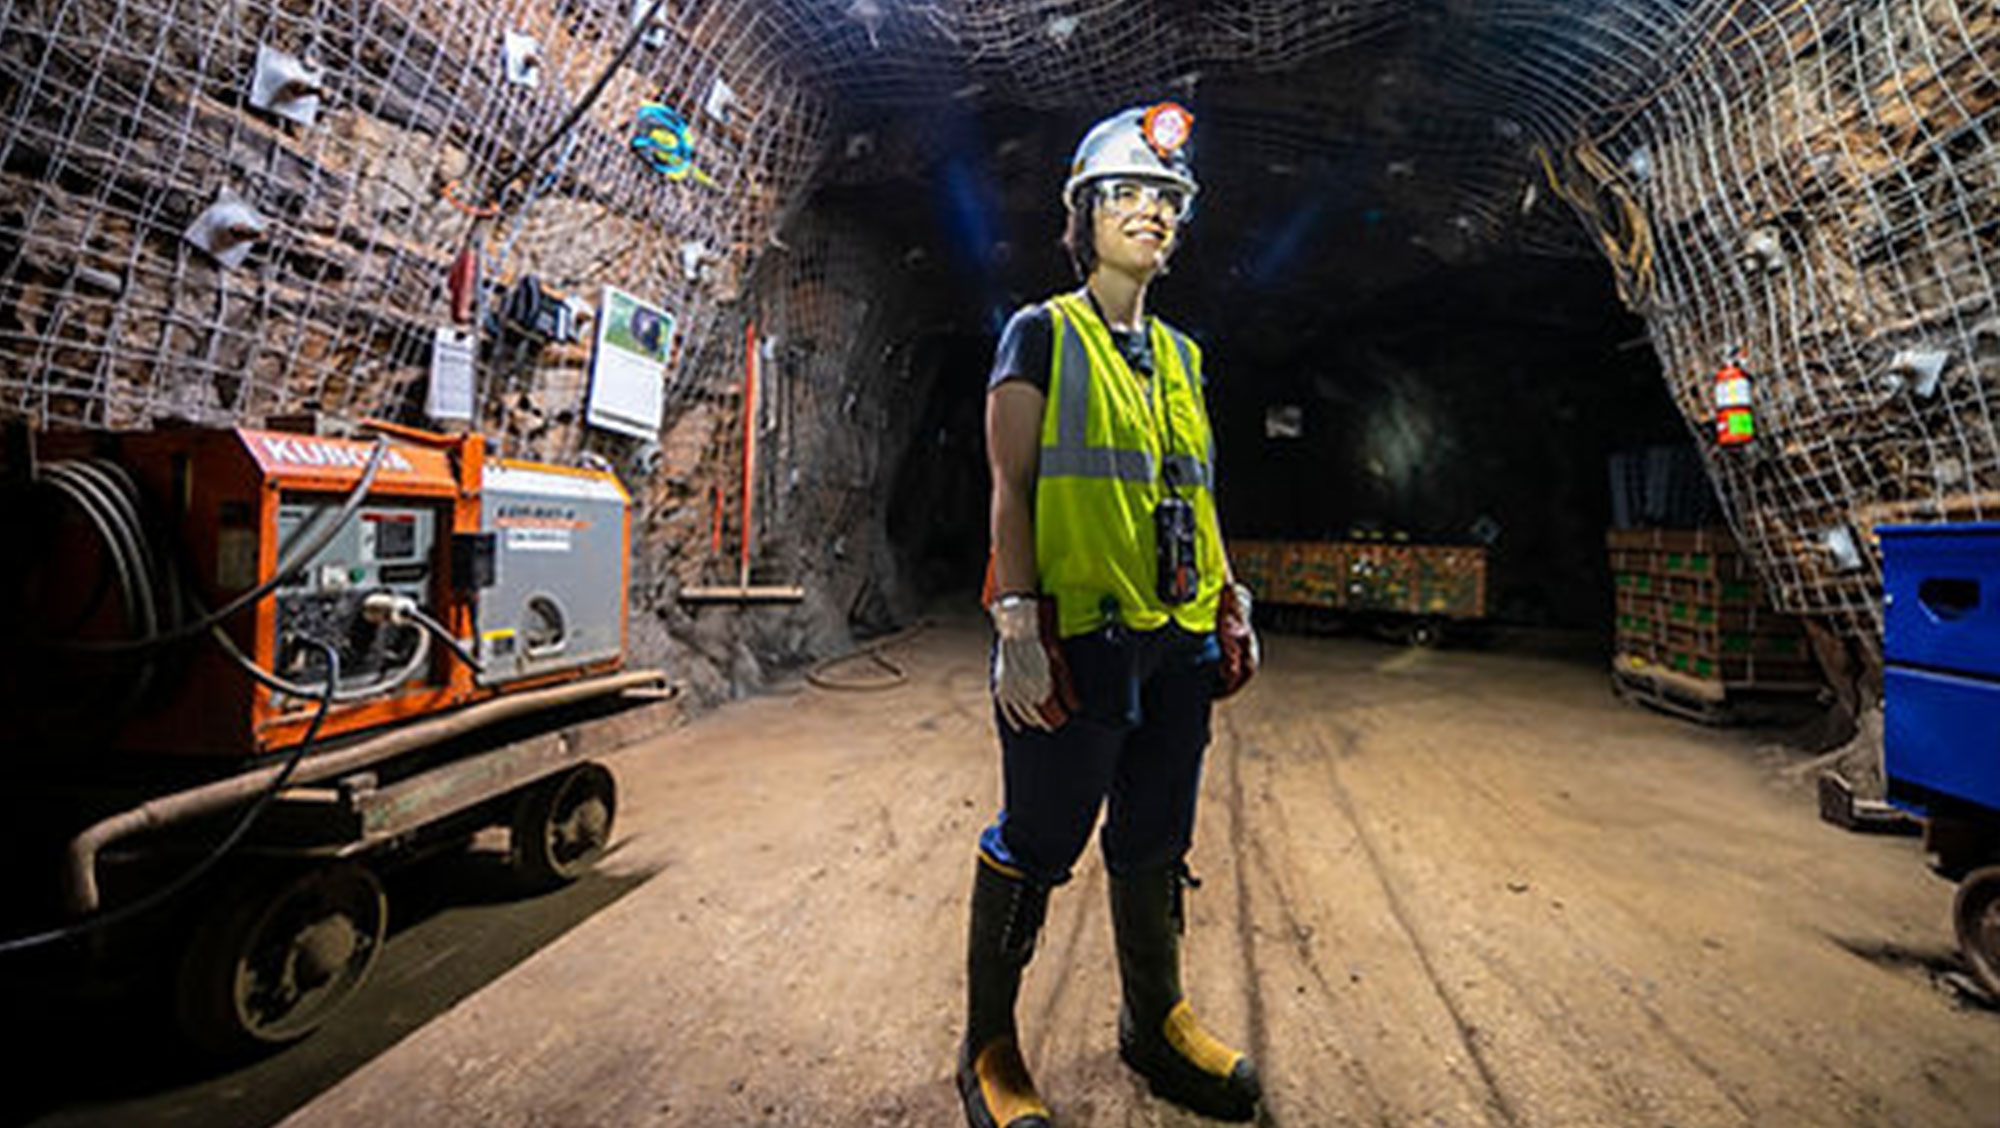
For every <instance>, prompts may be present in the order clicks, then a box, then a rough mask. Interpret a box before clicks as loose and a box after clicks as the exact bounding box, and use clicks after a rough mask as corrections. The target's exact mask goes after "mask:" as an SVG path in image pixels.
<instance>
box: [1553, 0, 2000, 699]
mask: <svg viewBox="0 0 2000 1128" xmlns="http://www.w3.org/2000/svg"><path fill="white" fill-rule="evenodd" d="M1683 47H1684V49H1683V50H1680V51H1677V52H1673V53H1671V55H1672V57H1674V58H1675V59H1676V60H1677V65H1676V66H1675V67H1674V68H1673V69H1672V70H1670V71H1669V72H1667V73H1665V74H1663V75H1660V76H1657V77H1656V78H1655V79H1654V81H1653V84H1652V86H1651V87H1650V88H1649V89H1648V90H1646V91H1645V92H1644V96H1643V97H1642V98H1639V99H1637V100H1635V101H1633V102H1631V103H1629V104H1627V105H1624V106H1621V107H1617V108H1616V110H1615V112H1612V113H1609V114H1603V115H1600V116H1599V117H1598V118H1597V119H1596V122H1597V124H1596V126H1595V128H1594V129H1593V130H1591V131H1588V132H1587V133H1586V135H1585V136H1583V137H1582V138H1574V137H1573V138H1570V139H1568V141H1567V142H1566V143H1564V144H1561V145H1558V146H1556V147H1555V149H1556V151H1555V152H1554V153H1553V154H1551V157H1550V172H1551V176H1552V178H1553V179H1554V180H1555V182H1556V183H1557V184H1558V186H1559V187H1560V188H1561V189H1562V190H1563V191H1564V192H1565V194H1566V195H1567V196H1568V197H1569V198H1570V199H1571V201H1572V202H1573V203H1574V204H1576V205H1577V208H1578V210H1579V212H1580V213H1581V214H1582V215H1583V216H1584V218H1585V219H1586V221H1587V222H1588V223H1590V224H1591V225H1592V226H1593V229H1594V230H1596V231H1597V233H1598V234H1599V237H1600V239H1601V242H1602V245H1603V247H1604V249H1605V251H1606V254H1607V257H1608V258H1609V259H1610V260H1611V262H1612V264H1613V266H1614V269H1616V270H1617V272H1618V274H1619V278H1620V286H1621V292H1622V293H1623V294H1624V296H1625V297H1626V300H1627V302H1628V304H1630V305H1631V306H1632V307H1633V308H1634V309H1636V310H1637V311H1639V312H1641V313H1642V314H1644V315H1645V316H1646V317H1647V319H1648V321H1649V323H1650V329H1651V335H1652V339H1653V342H1654V346H1655V348H1656V349H1657V351H1658V352H1659V354H1660V357H1661V359H1662V364H1663V367H1664V369H1665V372H1666V376H1667V380H1668V383H1669V386H1670V391H1671V393H1672V395H1673V398H1674V401H1675V403H1676V405H1677V406H1678V407H1679V409H1680V411H1681V412H1682V414H1683V415H1684V417H1685V418H1686V420H1687V423H1688V427H1689V429H1690V431H1691V432H1693V433H1694V435H1695V436H1696V438H1697V439H1698V441H1699V443H1700V446H1701V448H1702V449H1703V451H1704V452H1705V454H1706V456H1707V458H1708V461H1709V467H1710V471H1711V474H1712V476H1713V477H1714V479H1715V481H1716V483H1717V485H1718V489H1719V492H1720V493H1721V495H1722V497H1723V500H1724V502H1725V504H1726V506H1727V507H1728V509H1729V512H1730V515H1731V521H1732V523H1733V524H1734V525H1735V526H1736V529H1737V532H1738V534H1739V536H1740V538H1741V540H1742V541H1743V543H1744V545H1745V547H1746V548H1747V549H1748V550H1749V551H1750V552H1752V553H1753V554H1754V556H1755V558H1756V559H1757V561H1758V562H1759V568H1760V571H1761V572H1762V574H1763V576H1764V579H1765V581H1766V584H1767V586H1768V587H1769V588H1770V589H1771V592H1772V595H1773V597H1774V598H1775V599H1776V600H1777V602H1778V604H1779V605H1780V606H1781V607H1782V608H1783V609H1785V610H1789V611H1796V612H1802V613H1806V614H1809V615H1812V616H1815V617H1816V618H1817V619H1818V620H1819V621H1820V622H1821V623H1823V624H1825V625H1827V626H1828V627H1830V628H1831V630H1832V631H1833V632H1835V633H1837V634H1838V635H1839V636H1840V637H1842V638H1844V639H1845V640H1847V642H1848V644H1849V645H1850V647H1852V648H1853V650H1854V651H1855V654H1854V658H1855V659H1856V660H1857V661H1858V662H1859V663H1860V664H1861V665H1863V666H1865V667H1875V666H1879V662H1880V647H1881V627H1882V621H1881V605H1880V581H1881V573H1880V564H1879V557H1878V553H1877V550H1876V549H1875V546H1874V544H1873V537H1872V529H1873V528H1874V527H1875V526H1877V525H1879V524H1885V523H1892V522H1902V521H1915V522H1923V521H1937V520H1945V519H1973V518H1982V517H1985V518H1991V517H1995V516H2000V493H1996V492H1995V491H1996V488H2000V447H1997V446H1996V436H1997V435H2000V430H1996V427H1995V422H1996V415H1995V405H1994V404H1993V402H1992V390H1991V389H1992V388H1993V386H1994V383H1995V380H1996V379H2000V306H1996V304H1995V302H1996V300H2000V299H1996V296H1995V289H1994V284H1993V279H1994V271H1995V270H1996V269H2000V163H1996V154H2000V149H1996V146H1995V145H1994V137H1995V130H1996V128H2000V116H1996V107H2000V78H1996V73H2000V13H1996V12H1995V10H1994V8H1993V6H1992V5H1990V4H1968V3H1955V2H1953V0H1925V2H1923V3H1915V4H1908V3H1876V2H1870V3H1854V4H1843V5H1836V6H1823V5H1794V6H1791V7H1788V8H1785V9H1783V10H1780V11H1778V12H1776V13H1775V14H1771V13H1763V12H1756V13H1753V12H1750V11H1748V10H1744V11H1741V12H1738V10H1737V9H1736V8H1732V9H1730V14H1729V15H1728V16H1727V17H1726V18H1721V19H1718V20H1717V21H1716V22H1714V23H1712V24H1709V25H1707V26H1706V27H1705V28H1704V29H1703V33H1702V34H1700V35H1699V36H1690V37H1689V41H1688V42H1687V43H1685V44H1684V45H1683ZM1739 356H1740V357H1741V358H1742V364H1743V366H1744V368H1745V369H1746V371H1748V372H1749V374H1750V376H1751V378H1752V381H1753V393H1752V394H1753V409H1754V412H1755V417H1756V427H1757V436H1756V438H1755V439H1754V440H1753V441H1751V442H1749V443H1745V444H1742V445H1740V446H1730V447H1723V446H1719V445H1718V444H1717V443H1716V442H1715V441H1714V437H1713V427H1714V424H1713V420H1714V416H1715V405H1714V398H1713V389H1714V380H1715V372H1716V369H1717V368H1718V367H1719V366H1720V365H1721V364H1722V363H1723V362H1724V361H1725V360H1727V359H1729V358H1732V357H1739Z"/></svg>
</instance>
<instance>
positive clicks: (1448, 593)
mask: <svg viewBox="0 0 2000 1128" xmlns="http://www.w3.org/2000/svg"><path fill="white" fill-rule="evenodd" d="M1229 559H1230V563H1231V564H1232V565H1233V566H1234V567H1235V569H1236V578H1237V579H1239V580H1241V581H1242V582H1243V583H1245V584H1248V585H1249V587H1250V590H1251V592H1252V593H1253V594H1254V595H1255V597H1256V599H1257V601H1258V602H1259V603H1260V604H1263V605H1265V606H1268V607H1270V608H1272V609H1273V610H1274V611H1275V614H1274V616H1272V618H1271V620H1270V621H1271V622H1273V623H1274V624H1275V625H1280V626H1284V625H1292V624H1298V625H1312V624H1316V623H1322V622H1325V621H1328V620H1345V619H1354V620H1358V621H1361V622H1365V623H1367V624H1369V625H1371V626H1373V627H1374V628H1375V629H1376V630H1377V631H1379V632H1381V633H1384V634H1389V635H1393V636H1396V637H1400V638H1402V639H1403V640H1404V641H1406V642H1408V643H1410V644H1411V645H1413V646H1436V645H1438V644H1439V643H1440V642H1442V641H1443V639H1444V636H1445V633H1446V629H1447V627H1448V626H1449V625H1451V624H1463V623H1469V622H1474V621H1477V620H1479V619H1483V618H1485V616H1486V550H1485V549H1484V548H1482V547H1480V546H1478V545H1462V544H1411V543H1409V542H1407V541H1402V540H1348V541H1249V540H1245V541H1231V542H1230V544H1229Z"/></svg>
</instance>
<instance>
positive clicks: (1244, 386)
mask: <svg viewBox="0 0 2000 1128" xmlns="http://www.w3.org/2000/svg"><path fill="white" fill-rule="evenodd" d="M1022 116H1023V115H1022V114H1014V115H1007V116H1006V118H1005V121H1006V123H1007V127H1006V131H1005V132H1006V136H1005V137H1004V138H1003V139H1002V140H1000V141H998V142H994V141H993V139H992V138H991V137H990V136H989V135H988V134H987V133H986V132H985V131H984V130H982V129H980V128H978V124H977V123H968V124H967V125H966V127H965V129H963V130H962V131H960V136H961V138H962V140H961V144H964V145H981V144H984V145H997V146H998V147H1000V148H1003V149H1004V150H1005V151H1007V152H1008V153H1009V155H1010V157H1012V158H1014V161H1013V162H1012V163H1009V164H1004V165H1002V166H1001V168H1000V170H999V172H998V173H997V175H996V172H995V170H993V169H991V168H988V167H982V166H981V165H980V163H979V161H978V159H977V158H978V153H977V152H972V153H954V154H951V155H948V156H947V157H946V158H945V159H944V160H943V161H941V162H940V163H939V165H937V166H936V168H935V169H934V172H933V175H932V176H931V177H930V178H929V183H927V184H911V183H904V184H900V185H895V186H877V185H864V186H856V187H846V188H842V189H839V190H837V191H830V192H828V193H826V194H824V195H823V196H822V197H821V199H820V200H819V201H818V202H817V206H819V207H822V208H826V209H828V210H829V211H831V212H833V213H835V214H838V215H840V216H841V217H842V220H841V222H842V223H843V224H844V225H846V230H847V231H848V233H849V234H850V236H851V237H853V238H857V239H865V240H868V241H871V242H878V243H881V244H882V245H884V246H887V247H891V248H894V249H895V253H896V255H898V256H900V257H901V258H902V259H904V260H905V261H906V262H914V263H919V264H923V265H924V266H927V267H931V268H932V273H931V275H930V277H931V278H932V279H933V280H934V282H933V289H934V291H935V292H934V295H933V296H934V297H938V296H940V295H941V296H942V301H943V306H942V310H943V314H942V319H941V321H940V322H939V324H938V325H937V326H936V327H932V328H928V329H927V330H926V331H925V335H924V336H923V337H922V338H921V340H922V345H921V348H920V349H919V360H918V361H917V364H918V366H919V368H920V369H922V375H921V376H920V378H919V379H918V380H916V381H915V382H914V386H918V387H925V388H928V394H927V396H926V397H925V398H924V400H923V402H922V405H921V406H920V407H918V408H915V409H913V415H912V417H911V418H912V422H911V427H912V433H911V436H910V441H909V443H908V445H907V447H906V448H905V449H906V451H907V453H906V454H905V456H904V458H903V460H902V462H901V463H900V465H899V466H898V468H897V471H896V475H895V479H894V487H893V491H892V494H891V497H890V502H889V506H888V515H887V529H888V536H889V539H890V542H891V544H892V545H893V546H894V547H895V549H896V551H897V553H898V556H899V558H900V559H901V560H902V561H903V571H904V573H905V574H906V575H907V576H909V577H910V578H911V579H912V580H913V581H914V582H915V583H916V584H917V585H918V587H919V588H920V589H921V591H922V593H923V594H924V595H925V596H927V597H936V596H940V595H946V594H948V593H954V592H959V591H966V590H969V589H971V588H972V587H973V586H975V585H976V584H977V583H978V581H979V577H980V575H981V571H982V569H983V567H984V563H985V551H986V547H985V546H986V543H987V528H986V522H987V508H986V488H987V481H988V479H987V469H986V464H985V442H984V435H983V432H982V425H983V410H984V400H985V380H986V377H987V373H988V370H989V368H990V367H991V364H992V360H993V350H994V346H995V343H996V340H997V330H998V328H999V326H1000V325H1001V324H1002V323H1003V322H1004V321H1005V319H1006V317H1007V316H1008V315H1009V314H1011V313H1012V312H1013V310H1014V309H1016V308H1018V307H1019V306H1021V305H1023V304H1026V303H1029V302H1033V301H1038V300H1040V299H1041V298H1043V297H1046V296H1047V295H1049V294H1052V293H1055V292H1058V291H1060V290H1064V289H1069V288H1073V287H1074V286H1075V285H1076V282H1075V278H1074V275H1073V273H1072V271H1071V268H1070V265H1069V263H1068V261H1067V259H1066V257H1065V255H1064V253H1063V252H1062V250H1061V248H1060V246H1059V245H1058V243H1059V238H1060V234H1061V225H1062V211H1061V206H1060V203H1059V200H1058V196H1057V192H1056V188H1057V187H1058V185H1059V180H1060V170H1061V168H1062V164H1063V160H1062V157H1061V155H1060V153H1059V152H1058V151H1057V147H1058V146H1059V144H1060V141H1059V139H1060V138H1061V137H1063V136H1065V135H1066V134H1067V126H1068V121H1067V119H1066V118H1063V119H1057V118H1053V117H1045V118H1043V119H1041V121H1042V122H1046V124H1039V123H1038V124H1036V125H1024V124H1023V122H1022ZM1021 137H1027V138H1029V139H1031V140H1030V141H1027V142H1024V141H1021V140H1019V138H1021ZM1030 143H1039V144H1041V145H1042V147H1043V149H1044V150H1045V151H1044V152H1043V154H1042V160H1041V161H1040V165H1039V167H1037V166H1036V165H1035V164H1034V163H1033V162H1031V161H1028V160H1027V159H1025V158H1023V157H1021V155H1020V151H1021V149H1022V148H1024V147H1025V146H1026V145H1027V144H1030ZM1017 167H1018V168H1022V169H1025V170H1027V171H1026V172H1025V175H1021V176H1018V177H1010V176H1008V170H1009V169H1012V168H1017ZM1027 185H1039V186H1044V187H1045V188H1046V191H1045V192H1043V193H1042V194H1041V198H1037V196H1036V194H1035V192H1034V190H1033V188H1032V187H1028V186H1027ZM1307 188H1308V186H1307V185H1301V184H1289V185H1278V186H1275V187H1272V186H1267V187H1265V188H1264V189H1262V190H1259V191H1257V192H1255V193H1250V194H1239V195H1233V196H1232V195H1231V194H1229V193H1227V192H1220V193H1217V195H1218V196H1219V197H1220V198H1217V199H1212V200H1211V199H1204V200H1203V201H1202V203H1201V205H1200V206H1201V208H1202V211H1201V212H1200V214H1199V215H1198V217H1197V218H1196V220H1195V222H1194V223H1193V224H1192V225H1191V226H1190V229H1189V232H1188V237H1187V240H1186V243H1185V244H1184V246H1183V247H1182V248H1181V249H1180V250H1179V251H1178V252H1177V255H1176V259H1175V261H1174V263H1173V269H1172V270H1171V272H1170V274H1169V276H1168V277H1166V278H1164V279H1162V280H1161V282H1160V283H1159V284H1158V285H1157V286H1156V287H1155V290H1154V292H1153V295H1152V300H1151V307H1150V308H1151V311H1152V312H1153V313H1155V314H1157V315H1158V316H1161V317H1163V318H1165V319H1167V320H1168V321H1170V322H1172V323H1174V324H1176V325H1178V326H1180V327H1182V328H1184V329H1185V330H1186V331H1187V332H1189V333H1190V334H1191V335H1192V336H1193V337H1194V338H1195V339H1196V340H1198V341H1200V342H1201V343H1202V346H1203V348H1204V350H1205V353H1206V356H1207V372H1208V379H1209V387H1208V396H1209V403H1210V410H1211V412H1212V413H1213V417H1214V420H1215V426H1216V429H1217V435H1218V438H1217V442H1218V462H1219V465H1220V470H1219V482H1218V495H1219V503H1220V507H1221V513H1222V518H1223V524H1224V528H1225V532H1226V534H1227V535H1228V536H1230V537H1231V538H1239V539H1242V538H1254V539H1258V540H1275V541H1327V540H1341V539H1344V538H1348V537H1350V536H1376V535H1379V536H1382V537H1384V538H1387V539H1404V538H1407V539H1408V540H1410V541H1411V542H1414V543H1428V544H1459V543H1463V544H1484V545H1486V546H1487V547H1488V549H1489V552H1490V556H1489V568H1490V572H1489V585H1490V586H1489V589H1488V590H1489V605H1490V609H1491V613H1492V617H1493V619H1494V620H1495V621H1497V622H1501V623H1512V624H1522V625H1547V626H1561V627H1569V628H1594V629H1602V627H1603V625H1604V623H1605V620H1606V614H1605V609H1606V608H1607V607H1608V606H1609V604H1610V575H1609V572H1608V570H1607V568H1606V566H1605V558H1604V551H1603V530H1604V529H1605V528H1606V527H1607V525H1609V524H1610V516H1611V502H1610V498H1609V485H1608V481H1609V479H1608V476H1607V469H1606V468H1607V460H1608V458H1609V456H1610V455H1612V454H1613V453H1615V452H1619V451H1624V450H1631V449H1636V448H1643V447H1650V446H1660V445H1670V444H1686V443H1687V442H1688V441H1689V436H1688V434H1687V431H1686V427H1685V424H1684V423H1683V422H1682V420H1681V418H1680V417H1679V415H1678V414H1677V413H1676V412H1675V411H1674V409H1673V406H1672V405H1671V403H1669V401H1668V400H1667V397H1666V392H1665V385H1664V383H1663V382H1662V380H1661V374H1660V371H1659V362H1658V360H1657V358H1656V356H1655V355H1654V353H1653V350H1652V348H1651V345H1650V342H1649V341H1648V340H1647V338H1646V336H1645V325H1644V322H1643V321H1642V320H1641V319H1639V318H1638V317H1636V316H1634V315H1633V314H1631V313H1630V312H1629V311H1628V310H1626V309H1625V308H1624V307H1623V306H1621V305H1620V303H1619V301H1618V298H1617V294H1616V291H1615V287H1614V285H1613V280H1612V277H1611V274H1610V271H1609V270H1608V269H1607V268H1606V267H1605V265H1604V264H1603V262H1602V261H1601V259H1597V258H1587V257H1582V256H1580V255H1579V256H1572V257H1562V256H1556V255H1549V254H1533V253H1528V252H1526V251H1523V250H1521V249H1518V248H1501V249H1499V250H1497V251H1494V252H1491V253H1468V252H1465V251H1461V250H1458V249H1456V248H1443V249H1440V248H1435V247H1431V246H1429V245H1427V241H1426V240H1425V238H1424V237H1423V236H1422V235H1421V234H1419V233H1417V232H1415V231H1413V230H1411V229H1410V228H1408V227H1407V226H1406V225H1403V224H1401V223H1399V222H1397V221H1396V220H1395V219H1393V218H1391V217H1390V216H1389V215H1388V211H1387V209H1386V208H1384V207H1381V206H1370V204H1371V201H1370V198H1369V197H1368V195H1367V193H1365V192H1357V191H1353V190H1350V191H1347V192H1345V193H1327V194H1323V195H1322V194H1313V193H1311V192H1305V191H1304V190H1305V189H1307ZM1343 195H1344V196H1345V197H1347V198H1346V199H1341V200H1338V203H1339V205H1340V210H1336V208H1335V205H1334V201H1335V200H1336V199H1337V197H1339V196H1343ZM885 198H887V199H893V200H895V201H896V202H895V203H894V204H893V205H891V206H886V207H884V206H880V205H881V204H882V202H883V200H884V199H885ZM867 201H873V206H870V204H869V203H868V202H867ZM1377 203H1378V204H1379V201H1378V202H1377Z"/></svg>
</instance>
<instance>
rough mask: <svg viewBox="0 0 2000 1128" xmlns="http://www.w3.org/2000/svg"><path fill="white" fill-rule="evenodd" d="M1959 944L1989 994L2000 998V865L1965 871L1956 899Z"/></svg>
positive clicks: (1955, 918)
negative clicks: (1969, 871) (1966, 872)
mask: <svg viewBox="0 0 2000 1128" xmlns="http://www.w3.org/2000/svg"><path fill="white" fill-rule="evenodd" d="M1951 915H1952V923H1953V924H1954V925H1955V926H1956V927H1957V929H1958V946H1959V948H1960V950H1962V951H1964V953H1965V961H1966V962H1967V963H1969V964H1971V965H1972V973H1973V975H1975V976H1977V977H1978V979H1979V983H1980V986H1982V987H1984V988H1986V991H1987V993H1988V994H1990V995H1992V996H1993V997H1994V998H1996V999H2000V866H1986V867H1984V868H1983V869H1976V870H1973V871H1972V872H1971V873H1969V874H1966V875H1965V880H1964V881H1962V882H1960V883H1959V886H1958V896H1957V897H1956V898H1955V899H1954V900H1953V901H1952V911H1951Z"/></svg>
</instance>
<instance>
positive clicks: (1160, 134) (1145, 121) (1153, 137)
mask: <svg viewBox="0 0 2000 1128" xmlns="http://www.w3.org/2000/svg"><path fill="white" fill-rule="evenodd" d="M1139 132H1141V133H1143V134H1145V136H1146V144H1148V145H1151V146H1152V147H1153V151H1154V152H1155V153H1158V154H1159V155H1160V159H1162V160H1165V159H1166V158H1167V157H1169V156H1171V155H1173V153H1174V152H1176V151H1177V150H1179V149H1180V147H1181V146H1183V145H1185V144H1187V143H1188V137H1189V136H1191V135H1192V134H1193V133H1194V115H1193V114H1191V113H1189V112H1188V109H1187V107H1186V106H1183V105H1181V104H1180V103H1179V102H1161V103H1160V104H1159V105H1157V106H1154V107H1153V108H1151V109H1149V110H1147V111H1146V116H1145V117H1143V118H1141V119H1140V121H1139Z"/></svg>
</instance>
